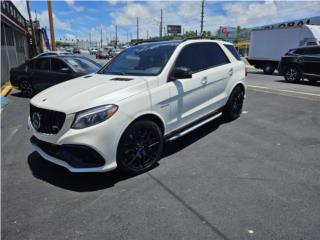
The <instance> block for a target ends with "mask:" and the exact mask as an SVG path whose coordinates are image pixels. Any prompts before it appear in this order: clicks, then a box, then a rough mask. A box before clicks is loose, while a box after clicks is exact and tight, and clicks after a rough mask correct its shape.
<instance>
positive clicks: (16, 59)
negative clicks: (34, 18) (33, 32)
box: [1, 1, 29, 84]
mask: <svg viewBox="0 0 320 240" xmlns="http://www.w3.org/2000/svg"><path fill="white" fill-rule="evenodd" d="M28 42H29V38H28V26H27V21H26V19H25V18H24V17H23V16H22V14H21V13H20V12H19V11H18V9H17V8H16V7H15V6H14V4H13V3H12V2H11V1H1V84H3V83H4V82H6V81H8V80H9V77H10V75H9V72H10V69H11V68H12V67H16V66H18V65H19V64H21V63H23V62H25V61H26V59H28V58H29V44H28Z"/></svg>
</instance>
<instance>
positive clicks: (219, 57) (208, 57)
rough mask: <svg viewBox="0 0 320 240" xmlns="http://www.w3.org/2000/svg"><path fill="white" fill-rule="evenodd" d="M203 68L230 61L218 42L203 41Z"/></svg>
mask: <svg viewBox="0 0 320 240" xmlns="http://www.w3.org/2000/svg"><path fill="white" fill-rule="evenodd" d="M201 45H202V60H203V67H202V69H207V68H211V67H215V66H220V65H223V64H227V63H229V62H230V61H229V59H228V58H227V56H226V55H225V54H224V52H223V50H222V49H221V48H220V46H219V45H218V44H217V43H202V44H201Z"/></svg>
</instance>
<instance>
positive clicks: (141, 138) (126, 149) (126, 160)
mask: <svg viewBox="0 0 320 240" xmlns="http://www.w3.org/2000/svg"><path fill="white" fill-rule="evenodd" d="M162 151H163V134H162V132H161V130H160V128H159V126H158V125H157V124H156V123H154V122H152V121H148V120H141V121H137V122H134V123H133V124H131V125H130V126H129V127H128V128H127V129H126V130H125V132H124V133H123V135H122V137H121V139H120V143H119V146H118V152H117V164H118V167H119V169H120V170H122V171H123V172H125V173H128V174H131V175H136V174H139V173H142V172H146V171H148V170H150V169H151V168H152V167H153V166H154V165H155V164H156V162H157V161H158V160H159V159H160V157H161V155H162Z"/></svg>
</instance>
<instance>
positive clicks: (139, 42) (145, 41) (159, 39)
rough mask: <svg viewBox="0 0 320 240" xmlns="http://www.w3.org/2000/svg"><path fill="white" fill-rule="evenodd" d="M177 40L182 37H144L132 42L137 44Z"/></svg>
mask: <svg viewBox="0 0 320 240" xmlns="http://www.w3.org/2000/svg"><path fill="white" fill-rule="evenodd" d="M177 40H182V39H179V38H177V39H162V38H156V39H146V40H141V41H137V42H135V43H134V45H138V44H141V43H148V42H166V41H177Z"/></svg>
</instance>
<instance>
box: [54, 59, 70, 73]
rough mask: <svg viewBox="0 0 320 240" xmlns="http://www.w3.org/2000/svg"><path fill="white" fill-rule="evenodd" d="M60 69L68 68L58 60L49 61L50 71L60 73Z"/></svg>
mask: <svg viewBox="0 0 320 240" xmlns="http://www.w3.org/2000/svg"><path fill="white" fill-rule="evenodd" d="M61 68H69V66H68V65H67V64H65V63H64V62H63V61H61V60H60V59H54V58H52V59H51V71H56V72H60V71H61Z"/></svg>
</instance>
